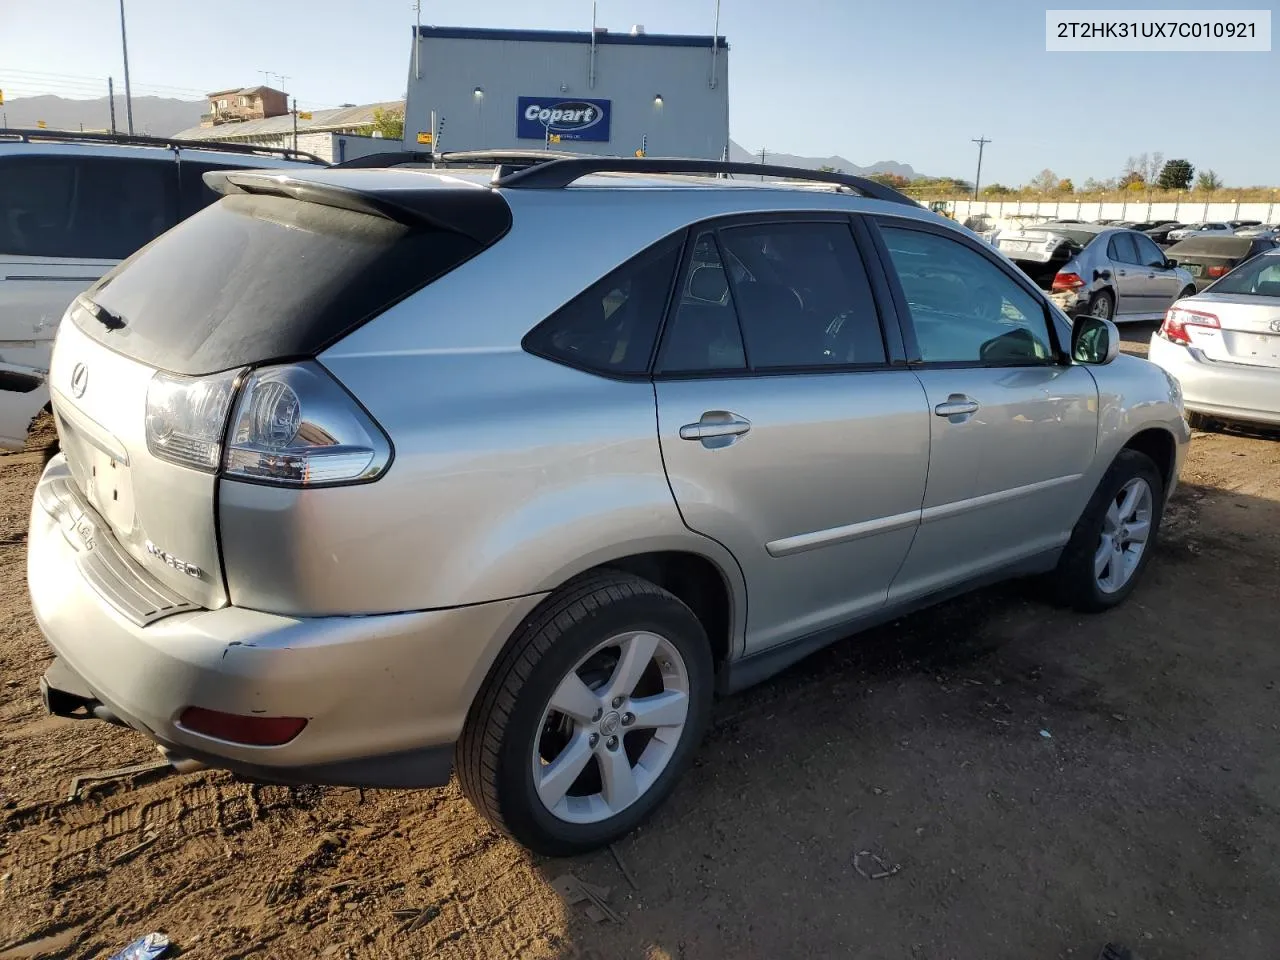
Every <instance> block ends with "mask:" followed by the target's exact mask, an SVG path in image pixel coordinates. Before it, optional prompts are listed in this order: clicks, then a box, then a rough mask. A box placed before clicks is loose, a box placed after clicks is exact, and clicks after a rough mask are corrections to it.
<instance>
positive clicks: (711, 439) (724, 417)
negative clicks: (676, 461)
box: [680, 410, 751, 447]
mask: <svg viewBox="0 0 1280 960" xmlns="http://www.w3.org/2000/svg"><path fill="white" fill-rule="evenodd" d="M750 429H751V421H750V420H748V419H747V418H746V417H740V416H738V415H737V414H736V413H730V412H729V411H728V410H708V411H707V412H706V413H704V414H703V415H702V417H701V418H700V419H699V420H698V422H697V423H686V424H685V425H684V426H683V427H681V428H680V439H681V440H701V441H702V443H703V445H704V446H708V447H724V446H728V445H729V444H730V443H733V441H734V440H735V439H737V438H738V437H740V436H742V435H743V434H744V433H746V432H747V431H748V430H750Z"/></svg>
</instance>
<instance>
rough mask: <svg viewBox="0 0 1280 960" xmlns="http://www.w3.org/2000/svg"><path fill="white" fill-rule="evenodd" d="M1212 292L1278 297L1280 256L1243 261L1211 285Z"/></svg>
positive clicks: (1279, 297) (1279, 293) (1279, 295)
mask: <svg viewBox="0 0 1280 960" xmlns="http://www.w3.org/2000/svg"><path fill="white" fill-rule="evenodd" d="M1213 292H1214V293H1243V294H1252V295H1254V296H1260V297H1276V298H1278V299H1280V256H1271V255H1268V256H1265V257H1257V258H1255V259H1253V260H1250V261H1248V262H1247V263H1243V264H1241V265H1240V266H1238V267H1236V269H1235V270H1233V271H1231V272H1230V273H1228V274H1227V275H1226V276H1225V277H1223V278H1222V279H1221V280H1219V281H1218V282H1217V283H1215V284H1214V285H1213Z"/></svg>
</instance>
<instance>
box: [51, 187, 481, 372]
mask: <svg viewBox="0 0 1280 960" xmlns="http://www.w3.org/2000/svg"><path fill="white" fill-rule="evenodd" d="M485 197H486V195H485V194H482V193H481V194H479V195H478V196H477V197H476V198H475V199H476V200H477V201H479V202H486V201H485ZM483 248H484V244H481V243H479V242H478V241H476V240H474V239H471V238H470V237H463V236H461V235H460V234H457V233H451V232H448V231H444V230H438V229H434V228H431V227H408V226H405V225H403V224H400V223H395V222H393V221H391V220H385V219H383V218H381V217H375V216H370V215H369V214H364V213H356V212H354V211H351V210H339V209H337V208H336V207H327V206H322V205H321V204H318V203H303V202H300V201H297V200H291V199H287V198H284V197H273V196H253V195H249V194H238V195H235V196H230V197H226V198H224V199H223V200H222V201H221V202H220V203H215V204H213V205H212V206H210V207H206V208H205V209H204V210H202V211H201V212H200V213H197V214H196V215H195V216H194V217H190V218H188V219H186V220H184V221H182V222H181V223H180V224H178V225H177V226H176V227H174V228H173V229H172V230H170V231H169V232H168V233H167V234H165V235H164V237H163V238H161V239H160V240H159V241H158V242H156V243H154V244H151V245H150V246H148V247H147V248H146V249H144V250H141V251H139V252H138V253H137V254H135V255H134V256H132V257H130V258H129V259H128V260H127V261H125V262H124V263H123V264H121V265H120V266H118V267H116V268H115V269H114V270H112V271H111V272H110V273H108V274H107V275H106V276H105V277H104V278H103V279H102V280H101V281H99V282H98V283H97V284H96V285H95V286H93V287H92V288H91V289H90V291H89V296H90V299H92V300H94V301H96V302H97V303H99V304H101V305H102V306H103V307H105V308H106V309H108V310H110V311H111V312H112V313H115V314H117V315H118V316H119V317H120V318H121V320H122V321H123V322H124V326H123V327H122V328H121V329H119V330H108V329H107V328H106V327H105V326H103V325H102V324H101V323H98V322H96V321H94V320H92V319H89V318H88V315H87V313H85V312H83V311H81V312H80V313H78V314H77V320H76V323H77V325H78V326H79V327H80V329H81V330H83V331H84V332H85V333H87V334H88V335H89V336H91V337H94V338H96V339H98V340H100V341H102V342H104V343H107V344H109V345H110V346H111V348H112V349H114V350H116V351H118V352H120V353H124V354H126V355H128V356H131V357H134V358H136V359H138V360H141V361H143V362H144V363H148V364H151V365H153V366H157V367H161V368H163V369H166V370H170V371H173V372H174V373H184V374H201V373H212V372H214V371H216V370H229V369H231V368H233V367H238V366H243V365H244V364H247V363H254V362H257V361H264V360H272V359H276V358H279V357H299V356H310V355H314V354H315V353H316V352H318V351H319V350H321V349H323V348H324V347H325V346H327V345H328V344H329V343H331V342H333V341H334V340H336V339H338V338H339V337H340V336H342V335H343V334H345V333H347V332H349V331H351V330H353V329H355V328H356V327H358V326H360V324H362V323H363V322H365V321H366V320H368V319H370V318H371V317H373V316H376V315H377V314H379V313H381V312H382V311H383V310H385V309H386V308H387V307H389V306H390V305H391V304H393V303H395V302H396V301H398V300H400V299H402V298H403V297H405V296H407V295H408V294H410V293H412V292H413V291H415V290H417V289H419V288H420V287H423V286H425V285H426V284H428V283H430V282H431V281H432V280H434V279H435V278H436V277H438V276H441V275H442V274H444V273H447V272H448V271H450V270H452V269H453V268H454V267H456V266H457V265H458V264H460V263H462V262H463V261H464V260H467V259H468V258H470V257H471V256H473V255H475V254H476V253H478V252H480V250H482V249H483ZM441 322H447V321H446V320H445V318H441Z"/></svg>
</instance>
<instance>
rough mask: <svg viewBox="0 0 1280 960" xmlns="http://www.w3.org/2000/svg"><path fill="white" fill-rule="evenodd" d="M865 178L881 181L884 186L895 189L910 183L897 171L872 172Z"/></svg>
mask: <svg viewBox="0 0 1280 960" xmlns="http://www.w3.org/2000/svg"><path fill="white" fill-rule="evenodd" d="M867 179H868V180H874V181H875V182H876V183H883V184H884V185H885V186H886V187H893V189H895V190H901V189H903V188H904V187H906V186H908V185H909V184H910V183H911V181H910V180H908V179H907V178H906V177H904V176H902V175H901V174H897V173H873V174H871V176H869V177H868V178H867Z"/></svg>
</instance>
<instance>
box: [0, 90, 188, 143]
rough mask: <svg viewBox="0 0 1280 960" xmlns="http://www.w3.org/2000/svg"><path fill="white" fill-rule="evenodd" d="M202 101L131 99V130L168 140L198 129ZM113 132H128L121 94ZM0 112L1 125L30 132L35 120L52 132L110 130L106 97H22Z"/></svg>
mask: <svg viewBox="0 0 1280 960" xmlns="http://www.w3.org/2000/svg"><path fill="white" fill-rule="evenodd" d="M206 106H207V105H206V104H205V101H203V100H174V99H170V98H168V97H134V98H133V129H134V132H135V133H139V134H146V135H150V136H155V137H168V136H172V135H173V134H175V133H177V132H178V131H179V130H186V129H187V128H188V127H194V126H197V125H198V124H199V123H200V114H202V113H204V112H205V109H206ZM115 107H116V129H117V130H119V131H121V132H124V131H127V130H128V129H129V126H128V121H127V119H126V115H125V104H124V95H123V94H117V95H116V97H115ZM0 110H3V111H4V116H3V120H4V125H5V126H7V127H18V128H26V129H33V128H34V127H35V126H36V121H38V120H43V121H44V122H45V123H46V124H48V126H49V129H51V130H77V129H81V128H83V129H85V130H110V129H111V105H110V102H109V101H108V99H107V98H106V97H98V98H97V99H96V100H68V99H66V98H64V97H53V96H43V97H22V98H20V99H17V100H8V101H6V102H5V105H4V106H3V107H0Z"/></svg>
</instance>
